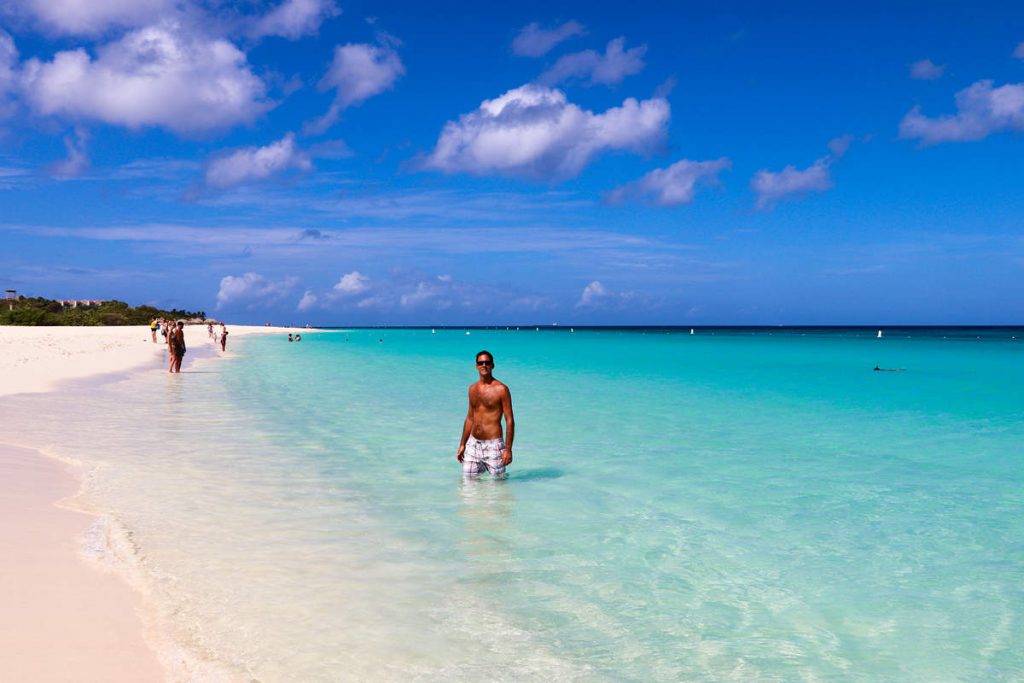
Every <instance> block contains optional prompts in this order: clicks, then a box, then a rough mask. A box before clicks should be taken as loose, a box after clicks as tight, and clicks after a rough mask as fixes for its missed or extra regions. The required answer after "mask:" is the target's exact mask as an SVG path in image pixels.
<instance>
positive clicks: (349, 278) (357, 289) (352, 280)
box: [334, 270, 370, 296]
mask: <svg viewBox="0 0 1024 683" xmlns="http://www.w3.org/2000/svg"><path fill="white" fill-rule="evenodd" d="M369 282H370V278H368V277H367V276H365V275H363V274H362V273H360V272H359V271H358V270H353V271H352V272H351V273H348V274H346V275H342V276H341V279H340V280H338V284H336V285H334V291H335V292H337V293H338V294H339V295H341V296H352V295H354V294H361V293H362V292H365V291H366V290H367V289H369V284H368V283H369Z"/></svg>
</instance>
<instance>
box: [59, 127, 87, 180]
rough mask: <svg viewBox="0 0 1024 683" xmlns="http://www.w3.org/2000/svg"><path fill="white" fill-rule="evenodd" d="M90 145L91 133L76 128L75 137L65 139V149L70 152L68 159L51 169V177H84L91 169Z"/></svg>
mask: <svg viewBox="0 0 1024 683" xmlns="http://www.w3.org/2000/svg"><path fill="white" fill-rule="evenodd" d="M88 143H89V133H88V131H86V130H85V129H84V128H78V127H76V128H75V134H74V135H73V136H71V135H66V136H65V137H64V147H65V148H66V149H67V151H68V158H67V159H65V160H63V161H58V162H57V163H55V164H53V165H52V166H51V167H50V175H52V176H53V177H55V178H74V177H76V176H80V175H82V173H84V172H85V170H86V169H87V168H89V154H88V150H87V149H86V147H87V146H88Z"/></svg>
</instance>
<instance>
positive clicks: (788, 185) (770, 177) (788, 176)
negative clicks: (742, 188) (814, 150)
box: [750, 158, 832, 209]
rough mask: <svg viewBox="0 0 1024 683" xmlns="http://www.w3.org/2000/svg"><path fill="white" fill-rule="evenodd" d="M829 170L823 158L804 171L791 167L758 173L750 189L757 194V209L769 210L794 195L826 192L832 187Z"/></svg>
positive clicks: (827, 163) (764, 170) (763, 170)
mask: <svg viewBox="0 0 1024 683" xmlns="http://www.w3.org/2000/svg"><path fill="white" fill-rule="evenodd" d="M828 169H829V162H828V161H827V159H826V158H821V159H818V160H817V161H815V162H814V164H812V165H811V166H809V167H808V168H805V169H803V170H800V169H797V168H796V167H795V166H793V165H789V166H786V167H785V168H784V169H782V170H781V171H777V172H776V171H769V170H767V169H762V170H760V171H758V172H757V173H755V174H754V178H753V180H751V181H750V187H751V188H752V189H753V190H754V192H755V193H757V204H756V206H757V208H759V209H769V208H771V207H773V206H774V205H775V203H776V202H777V201H778V200H780V199H783V198H786V197H790V196H793V195H804V194H807V193H810V192H824V191H825V190H827V189H829V188H830V187H832V178H831V176H830V175H829V171H828Z"/></svg>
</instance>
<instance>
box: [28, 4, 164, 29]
mask: <svg viewBox="0 0 1024 683" xmlns="http://www.w3.org/2000/svg"><path fill="white" fill-rule="evenodd" d="M177 4H178V3H177V0H14V1H13V3H12V9H13V10H14V11H15V12H18V13H20V14H27V15H28V16H31V17H32V18H33V19H35V20H36V21H37V22H39V23H40V24H41V25H42V26H43V27H44V28H46V29H47V30H49V31H53V32H56V33H60V34H64V35H95V34H98V33H101V32H103V31H104V30H106V29H108V28H111V27H123V28H135V27H138V26H143V25H145V24H147V23H151V22H152V21H153V20H154V19H156V18H158V17H161V16H164V15H166V14H167V13H169V12H171V11H172V10H174V8H175V6H176V5H177Z"/></svg>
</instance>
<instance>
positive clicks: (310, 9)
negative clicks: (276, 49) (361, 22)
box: [249, 0, 341, 40]
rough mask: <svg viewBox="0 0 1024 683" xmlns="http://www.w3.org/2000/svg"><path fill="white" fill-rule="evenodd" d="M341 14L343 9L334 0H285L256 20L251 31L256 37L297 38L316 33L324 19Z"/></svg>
mask: <svg viewBox="0 0 1024 683" xmlns="http://www.w3.org/2000/svg"><path fill="white" fill-rule="evenodd" d="M339 14H341V10H340V9H339V8H338V6H337V5H336V4H335V3H334V2H333V0H284V2H282V3H281V4H280V5H278V6H277V7H275V8H274V9H273V10H271V11H270V12H268V13H267V14H266V15H264V16H263V17H262V18H260V19H259V20H258V21H256V23H255V24H254V25H253V27H252V30H251V31H250V32H249V33H250V35H251V36H253V37H255V38H259V37H263V36H281V37H283V38H289V39H291V40H296V39H297V38H301V37H303V36H310V35H315V34H316V32H317V31H319V30H320V24H322V23H323V22H324V20H326V19H330V18H331V17H336V16H338V15H339Z"/></svg>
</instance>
